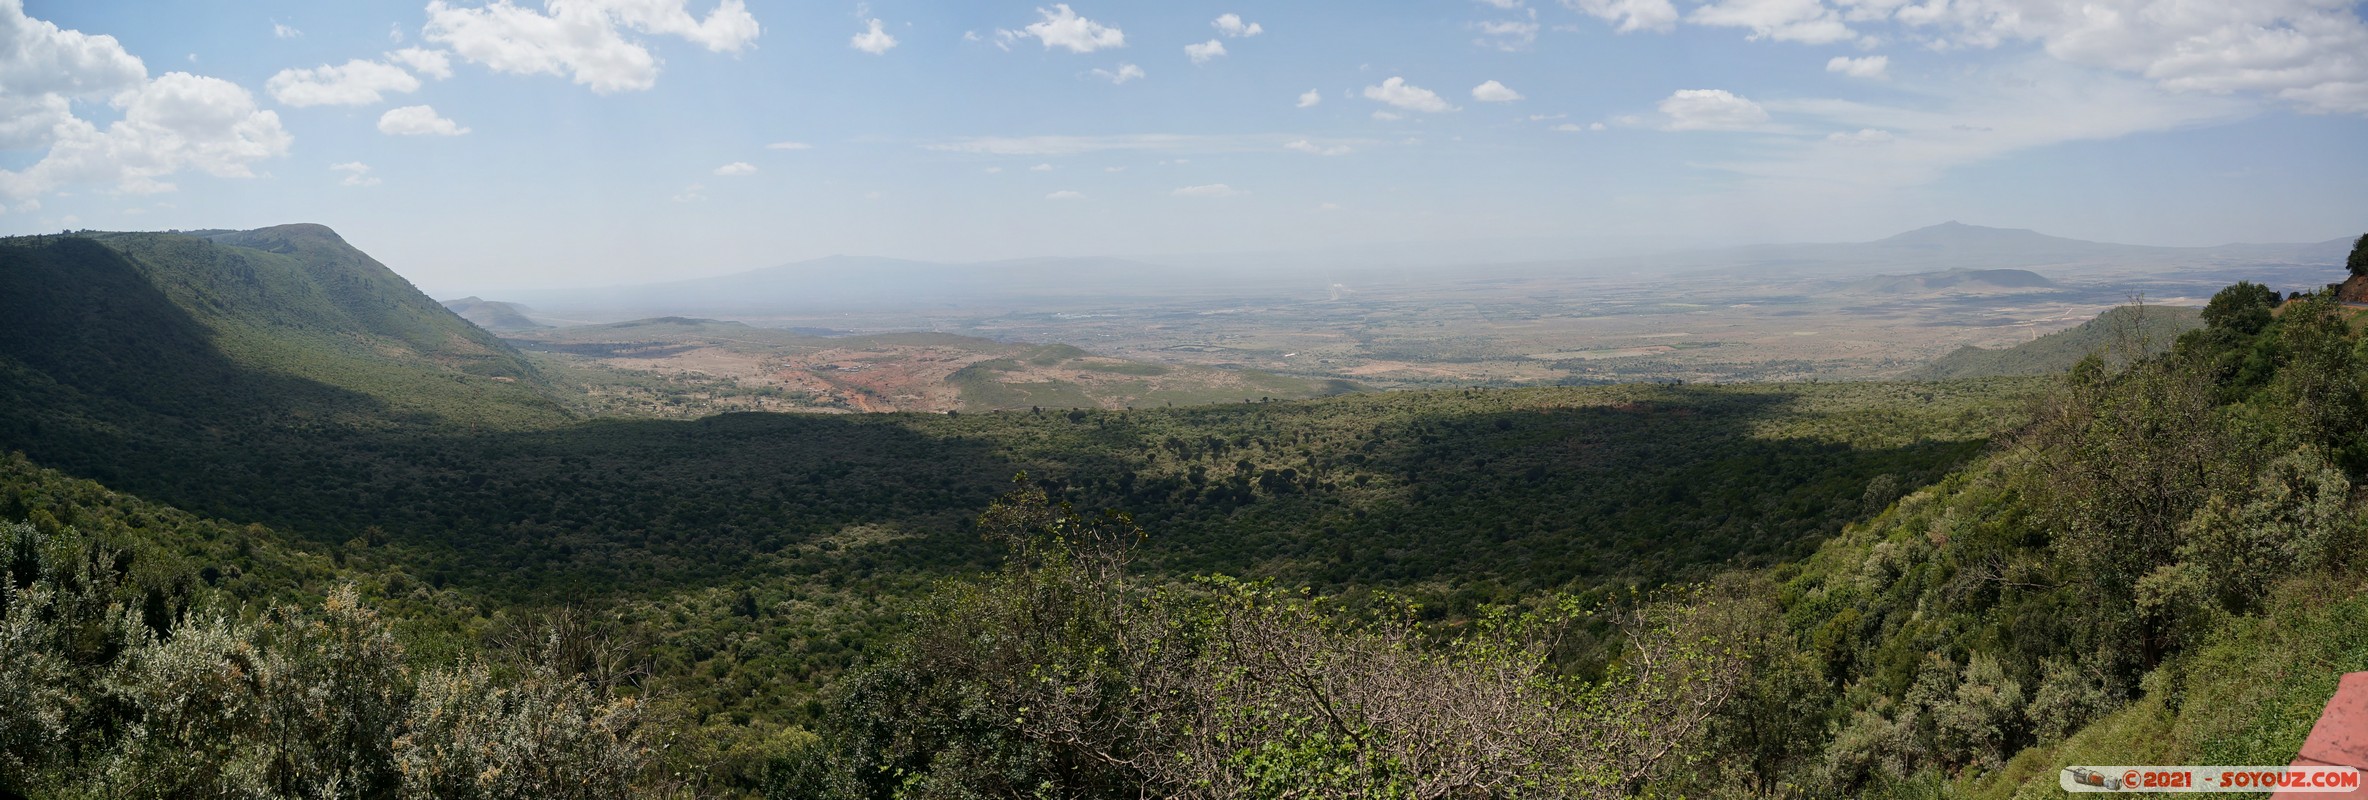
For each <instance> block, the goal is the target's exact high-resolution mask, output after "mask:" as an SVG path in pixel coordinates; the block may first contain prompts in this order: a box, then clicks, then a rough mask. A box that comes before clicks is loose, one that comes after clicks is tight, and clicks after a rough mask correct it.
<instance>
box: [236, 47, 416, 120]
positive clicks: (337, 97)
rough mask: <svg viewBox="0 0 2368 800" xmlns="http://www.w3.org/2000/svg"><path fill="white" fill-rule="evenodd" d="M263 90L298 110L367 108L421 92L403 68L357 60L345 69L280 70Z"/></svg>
mask: <svg viewBox="0 0 2368 800" xmlns="http://www.w3.org/2000/svg"><path fill="white" fill-rule="evenodd" d="M263 90H264V91H266V92H270V93H271V99H273V100H278V101H280V103H282V104H284V105H291V106H296V107H298V108H302V107H305V106H367V105H375V104H377V103H379V102H381V101H384V100H385V99H386V94H387V93H389V92H393V93H410V92H415V91H418V90H419V79H418V78H414V77H412V76H411V73H409V72H405V71H403V68H402V67H398V66H395V65H393V64H386V63H381V62H377V61H365V60H362V59H358V58H357V59H354V60H352V61H347V62H345V64H343V65H341V66H334V67H332V66H327V65H323V66H319V67H314V68H312V69H283V70H280V71H279V74H276V75H273V76H271V79H270V80H267V81H264V82H263Z"/></svg>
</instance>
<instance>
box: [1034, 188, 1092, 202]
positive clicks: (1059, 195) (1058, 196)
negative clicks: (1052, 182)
mask: <svg viewBox="0 0 2368 800" xmlns="http://www.w3.org/2000/svg"><path fill="white" fill-rule="evenodd" d="M1044 199H1046V200H1083V199H1085V193H1084V192H1075V191H1070V190H1068V189H1062V190H1060V191H1057V192H1053V193H1052V194H1048V195H1045V196H1044Z"/></svg>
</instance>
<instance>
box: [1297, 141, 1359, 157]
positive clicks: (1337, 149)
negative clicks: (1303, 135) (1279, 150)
mask: <svg viewBox="0 0 2368 800" xmlns="http://www.w3.org/2000/svg"><path fill="white" fill-rule="evenodd" d="M1283 149H1285V150H1296V151H1298V152H1302V153H1306V154H1308V155H1316V156H1345V155H1348V154H1349V152H1350V150H1349V146H1348V145H1345V144H1333V145H1322V144H1316V143H1314V142H1311V141H1308V140H1306V139H1294V140H1291V141H1288V142H1284V143H1283Z"/></svg>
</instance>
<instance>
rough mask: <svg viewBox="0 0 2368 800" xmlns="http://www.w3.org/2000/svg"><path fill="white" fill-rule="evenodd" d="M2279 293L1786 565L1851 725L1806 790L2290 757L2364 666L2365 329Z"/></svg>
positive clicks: (2230, 313)
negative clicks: (2276, 305) (2334, 693)
mask: <svg viewBox="0 0 2368 800" xmlns="http://www.w3.org/2000/svg"><path fill="white" fill-rule="evenodd" d="M2270 302H2272V301H2271V300H2270V299H2269V297H2268V296H2267V295H2266V294H2265V293H2261V292H2254V291H2250V290H2249V288H2248V287H2245V286H2242V285H2240V286H2238V287H2234V288H2232V289H2231V290H2230V291H2229V292H2226V293H2223V297H2221V298H2217V299H2216V300H2215V303H2214V305H2215V308H2220V309H2222V310H2224V311H2225V312H2227V313H2215V314H2214V315H2213V316H2214V323H2213V324H2212V325H2211V326H2209V327H2206V328H2203V329H2200V330H2197V331H2195V332H2192V333H2189V334H2187V335H2186V336H2183V337H2181V339H2180V340H2179V342H2178V344H2177V345H2176V346H2175V347H2174V348H2172V350H2171V351H2170V352H2168V353H2166V354H2163V355H2161V356H2157V357H2155V358H2151V359H2147V360H2144V361H2140V362H2138V363H2136V364H2134V365H2132V366H2130V367H2129V368H2128V369H2125V370H2122V371H2118V372H2115V371H2112V370H2109V369H2107V368H2105V366H2104V365H2103V364H2102V363H2100V362H2098V361H2096V360H2093V359H2092V360H2091V361H2089V362H2087V363H2084V364H2083V365H2081V366H2080V367H2078V368H2077V369H2075V370H2074V371H2073V373H2072V375H2071V376H2070V378H2069V380H2068V381H2067V383H2066V385H2065V386H2064V387H2063V388H2062V389H2061V390H2060V391H2059V392H2057V393H2056V395H2055V396H2054V397H2053V398H2052V399H2051V400H2050V401H2049V402H2048V403H2047V404H2045V405H2044V406H2043V409H2042V411H2041V413H2040V415H2039V417H2038V419H2037V420H2036V421H2035V422H2034V424H2033V425H2032V426H2031V427H2030V428H2029V429H2027V430H2026V431H2024V432H2022V433H2021V434H2019V435H2018V436H2017V437H2016V438H2015V439H2014V440H2013V441H2012V442H2011V443H2010V444H2009V445H2008V446H2006V447H2004V448H2002V449H2001V450H2000V451H1999V452H1998V453H1997V454H1996V455H1995V456H1993V457H1992V458H1990V459H1988V460H1986V461H1985V462H1984V463H1982V464H1980V465H1978V466H1976V467H1973V468H1969V469H1967V470H1964V471H1961V472H1959V473H1958V474H1956V475H1952V476H1951V477H1949V478H1948V479H1947V480H1945V481H1942V482H1941V483H1940V484H1938V485H1936V486H1934V487H1931V488H1928V489H1926V490H1924V491H1921V492H1917V493H1915V494H1913V495H1910V496H1909V497H1907V498H1905V499H1903V500H1901V501H1900V502H1899V503H1898V504H1897V505H1895V506H1894V507H1892V508H1891V509H1890V510H1888V511H1887V512H1885V513H1884V514H1883V515H1882V516H1881V517H1880V518H1878V519H1876V520H1874V521H1873V522H1872V523H1869V524H1866V525H1863V526H1855V527H1853V528H1852V529H1851V530H1850V531H1849V532H1847V533H1845V534H1844V535H1843V536H1841V537H1838V538H1836V539H1835V540H1833V541H1832V542H1830V543H1828V544H1827V545H1826V546H1825V547H1824V548H1823V549H1822V550H1821V551H1820V552H1819V553H1818V554H1817V555H1816V556H1814V557H1812V558H1810V559H1809V560H1807V561H1806V562H1804V563H1802V564H1801V565H1799V566H1788V567H1782V568H1778V569H1777V570H1775V571H1774V572H1773V574H1774V576H1775V577H1776V578H1778V579H1779V580H1781V581H1782V591H1781V593H1780V595H1779V602H1780V604H1781V605H1782V607H1783V608H1784V618H1785V620H1786V626H1787V628H1788V629H1789V631H1790V632H1791V638H1792V639H1793V641H1794V643H1795V646H1796V647H1797V648H1798V650H1797V652H1798V659H1799V660H1800V661H1801V662H1803V663H1806V664H1807V665H1809V666H1810V667H1811V668H1812V674H1814V675H1815V676H1816V677H1817V679H1818V680H1816V681H1815V682H1813V683H1812V684H1811V685H1812V686H1813V687H1814V691H1809V692H1806V693H1804V694H1802V695H1800V697H1801V699H1802V700H1803V701H1805V702H1806V703H1807V704H1808V705H1809V706H1811V707H1820V706H1821V707H1822V708H1823V709H1824V710H1823V712H1822V716H1823V717H1824V718H1825V719H1827V720H1829V721H1830V727H1828V728H1826V729H1825V732H1824V733H1823V734H1822V735H1820V736H1819V737H1818V741H1819V744H1818V746H1817V747H1816V748H1814V749H1812V750H1807V751H1800V752H1795V753H1794V754H1792V756H1791V757H1790V758H1789V759H1788V760H1786V761H1785V762H1783V763H1781V764H1779V765H1778V766H1779V774H1782V775H1785V776H1786V778H1785V782H1787V783H1790V784H1793V785H1798V786H1804V787H1813V790H1812V791H1811V792H1810V793H1811V794H1817V793H1824V792H1837V793H1877V794H1884V793H1894V792H1897V793H1903V794H1914V793H1917V792H1921V791H1924V790H1926V789H1933V788H1936V787H1938V788H1945V789H1947V790H1948V791H1951V792H1959V791H1962V792H1967V793H1972V794H1978V795H1998V796H2003V795H2010V794H2011V795H2016V796H2053V793H2054V792H2055V791H2056V790H2055V789H2054V785H2055V770H2056V769H2057V768H2059V767H2061V766H2063V765H2065V764H2071V763H2100V764H2144V763H2215V764H2219V763H2225V764H2274V763H2284V762H2285V761H2287V760H2288V759H2290V758H2292V757H2293V754H2294V751H2295V748H2297V747H2298V746H2299V745H2300V743H2301V737H2302V736H2303V735H2304V734H2306V733H2307V732H2308V730H2309V724H2310V720H2311V719H2313V718H2315V716H2316V714H2317V710H2318V707H2319V705H2320V704H2322V703H2324V702H2325V700H2326V696H2327V692H2328V691H2330V690H2332V688H2333V686H2334V680H2335V677H2336V676H2337V675H2339V674H2340V673H2343V672H2347V671H2355V670H2362V669H2368V639H2363V638H2362V634H2360V633H2359V628H2358V627H2357V625H2358V623H2359V620H2360V615H2361V614H2362V613H2363V610H2362V609H2363V606H2362V605H2361V600H2360V595H2361V591H2362V589H2363V588H2368V576H2364V575H2363V573H2362V571H2361V570H2362V569H2363V567H2364V566H2368V565H2364V564H2362V563H2361V562H2360V561H2359V560H2358V556H2357V554H2358V553H2360V552H2361V548H2362V546H2363V545H2364V544H2368V520H2364V514H2363V508H2362V505H2361V504H2360V503H2359V502H2358V501H2357V500H2356V499H2355V496H2356V492H2355V490H2354V486H2355V485H2357V484H2358V482H2359V481H2360V480H2361V478H2362V477H2363V472H2364V469H2368V459H2363V455H2364V454H2368V425H2364V423H2368V414H2364V410H2368V394H2364V391H2363V390H2364V389H2368V385H2364V383H2363V366H2364V365H2368V352H2364V351H2368V344H2363V342H2362V339H2361V337H2360V336H2359V335H2358V334H2356V333H2354V332H2353V331H2352V329H2351V327H2350V326H2349V325H2348V324H2346V322H2345V320H2344V319H2343V316H2344V312H2343V311H2342V310H2340V309H2339V308H2338V307H2337V306H2335V305H2334V304H2333V303H2332V302H2330V301H2328V300H2327V299H2325V298H2309V299H2305V300H2303V301H2300V302H2296V303H2289V304H2287V305H2286V307H2285V308H2283V309H2280V310H2279V312H2278V313H2277V314H2276V315H2274V316H2272V315H2270V314H2269V313H2267V312H2268V304H2269V303H2270ZM1729 724H1734V723H1729ZM2018 753H2019V755H2018ZM1950 781H1955V782H1954V783H1949V782H1950ZM1918 787H1921V788H1918Z"/></svg>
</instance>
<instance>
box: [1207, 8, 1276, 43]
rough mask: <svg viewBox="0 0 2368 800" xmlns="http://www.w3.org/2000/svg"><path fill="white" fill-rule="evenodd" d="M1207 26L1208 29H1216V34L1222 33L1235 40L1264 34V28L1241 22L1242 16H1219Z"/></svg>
mask: <svg viewBox="0 0 2368 800" xmlns="http://www.w3.org/2000/svg"><path fill="white" fill-rule="evenodd" d="M1209 25H1210V27H1214V28H1216V29H1217V32H1218V33H1222V34H1225V35H1226V36H1229V37H1233V38H1237V39H1243V38H1248V37H1252V36H1256V35H1258V34H1261V33H1265V32H1266V28H1264V27H1262V26H1260V25H1259V24H1258V23H1255V22H1247V23H1245V22H1243V21H1242V16H1241V15H1240V14H1222V15H1219V16H1218V17H1217V19H1216V20H1215V21H1213V22H1210V23H1209Z"/></svg>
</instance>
